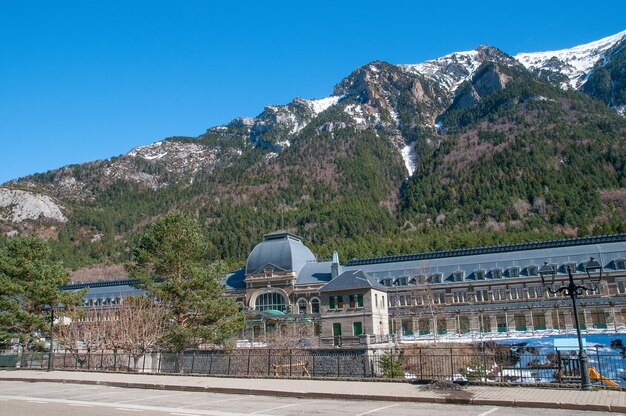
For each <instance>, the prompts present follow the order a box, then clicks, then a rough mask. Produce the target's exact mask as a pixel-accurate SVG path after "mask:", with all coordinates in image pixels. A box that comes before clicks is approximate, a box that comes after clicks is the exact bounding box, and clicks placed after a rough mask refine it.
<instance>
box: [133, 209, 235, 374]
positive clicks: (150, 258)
mask: <svg viewBox="0 0 626 416" xmlns="http://www.w3.org/2000/svg"><path fill="white" fill-rule="evenodd" d="M208 251H209V243H208V242H207V240H206V238H205V237H204V235H203V233H202V228H201V226H200V225H199V224H198V222H197V221H196V220H195V219H193V218H191V217H189V216H186V215H183V214H169V215H166V216H165V217H163V218H161V219H160V220H158V221H157V222H155V223H154V224H152V225H151V226H150V227H148V229H147V231H146V232H145V233H144V234H143V235H142V236H141V238H140V239H139V242H138V244H137V247H136V249H135V250H134V253H133V254H134V258H133V262H132V263H129V264H127V269H128V271H129V274H130V276H132V277H135V278H137V279H138V280H139V284H138V286H139V287H140V288H143V289H146V290H148V291H149V292H150V293H151V295H152V296H153V297H154V298H156V299H157V301H158V302H160V303H162V304H163V305H164V306H165V307H166V308H167V309H168V311H169V317H168V318H169V319H168V322H169V325H168V326H167V328H166V329H165V334H164V336H163V338H162V344H163V346H165V347H167V348H170V349H171V350H172V351H174V352H176V353H179V354H181V353H182V352H183V351H185V350H186V349H188V348H191V347H194V346H197V345H198V344H200V343H210V344H220V343H222V342H223V341H224V340H226V339H227V338H229V337H230V336H231V335H233V334H234V333H235V332H237V331H238V330H240V329H241V328H242V327H243V315H242V314H241V313H240V312H239V311H238V306H237V304H236V303H235V302H234V301H233V300H232V299H229V298H224V297H223V296H222V293H223V287H222V285H221V284H220V279H221V277H222V276H224V275H225V274H226V271H225V268H224V265H223V263H221V262H219V263H210V262H208V261H207V259H206V257H205V256H206V254H207V252H208ZM181 358H182V356H181ZM179 361H180V360H179ZM179 368H180V367H179Z"/></svg>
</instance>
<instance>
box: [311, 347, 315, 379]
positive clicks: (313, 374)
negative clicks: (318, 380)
mask: <svg viewBox="0 0 626 416" xmlns="http://www.w3.org/2000/svg"><path fill="white" fill-rule="evenodd" d="M312 361H313V372H312V373H311V374H312V376H313V377H315V352H313V360H312Z"/></svg>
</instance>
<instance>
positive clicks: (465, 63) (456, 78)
mask: <svg viewBox="0 0 626 416" xmlns="http://www.w3.org/2000/svg"><path fill="white" fill-rule="evenodd" d="M479 58H480V52H479V51H478V50H472V51H465V52H454V53H451V54H448V55H445V56H442V57H441V58H437V59H433V60H430V61H426V62H422V63H421V64H408V65H398V66H399V67H400V68H402V69H404V70H405V71H407V72H411V73H415V74H420V75H422V76H424V77H426V78H428V79H431V80H433V81H435V82H437V83H438V84H440V85H441V86H443V87H445V88H446V89H447V90H448V91H450V92H454V90H455V89H456V88H457V87H458V86H459V85H460V84H461V83H462V82H463V81H465V80H466V79H468V78H469V77H471V76H472V74H473V73H474V71H476V69H478V67H479V66H480V64H481V61H480V59H479Z"/></svg>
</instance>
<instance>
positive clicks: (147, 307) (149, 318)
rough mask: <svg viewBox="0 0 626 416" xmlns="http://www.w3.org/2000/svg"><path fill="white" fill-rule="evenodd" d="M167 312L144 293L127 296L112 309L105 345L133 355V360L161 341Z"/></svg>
mask: <svg viewBox="0 0 626 416" xmlns="http://www.w3.org/2000/svg"><path fill="white" fill-rule="evenodd" d="M166 315H167V311H166V310H165V309H164V308H163V307H161V306H160V305H158V304H155V303H154V302H153V301H152V299H151V298H149V297H147V296H137V297H128V298H125V299H124V302H123V304H121V305H119V306H117V307H115V308H114V310H113V311H112V312H111V316H110V321H109V325H107V328H108V334H107V335H108V336H107V338H108V346H109V348H111V349H115V350H122V351H125V352H127V353H129V354H130V355H131V356H132V357H133V361H134V363H137V361H138V360H139V358H140V357H141V356H143V355H144V354H145V353H146V352H148V351H151V350H153V349H154V348H155V347H156V346H157V344H158V343H159V341H160V340H161V338H162V336H163V334H164V332H165V325H166Z"/></svg>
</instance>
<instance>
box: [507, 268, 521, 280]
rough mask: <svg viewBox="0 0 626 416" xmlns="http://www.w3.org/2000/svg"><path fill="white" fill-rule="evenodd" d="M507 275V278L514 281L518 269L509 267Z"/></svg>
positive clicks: (517, 274)
mask: <svg viewBox="0 0 626 416" xmlns="http://www.w3.org/2000/svg"><path fill="white" fill-rule="evenodd" d="M508 273H509V277H510V278H512V279H515V278H516V277H519V267H511V268H509V270H508Z"/></svg>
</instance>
